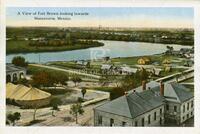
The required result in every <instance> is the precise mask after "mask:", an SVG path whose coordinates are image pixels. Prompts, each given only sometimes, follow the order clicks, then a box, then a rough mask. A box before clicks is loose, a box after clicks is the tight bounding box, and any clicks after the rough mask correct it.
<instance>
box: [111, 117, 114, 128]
mask: <svg viewBox="0 0 200 134" xmlns="http://www.w3.org/2000/svg"><path fill="white" fill-rule="evenodd" d="M110 126H111V127H112V126H114V119H110Z"/></svg>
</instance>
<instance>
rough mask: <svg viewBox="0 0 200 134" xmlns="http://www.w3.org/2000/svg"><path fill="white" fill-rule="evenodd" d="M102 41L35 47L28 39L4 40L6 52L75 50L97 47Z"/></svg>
mask: <svg viewBox="0 0 200 134" xmlns="http://www.w3.org/2000/svg"><path fill="white" fill-rule="evenodd" d="M102 45H103V44H102V43H99V44H98V45H96V44H90V45H86V44H84V45H83V44H75V45H73V46H59V47H55V46H54V47H51V46H44V47H41V46H40V47H35V46H30V45H29V41H25V40H17V41H13V40H12V41H7V42H6V53H7V54H12V53H30V52H55V51H67V50H77V49H86V48H90V47H99V46H102Z"/></svg>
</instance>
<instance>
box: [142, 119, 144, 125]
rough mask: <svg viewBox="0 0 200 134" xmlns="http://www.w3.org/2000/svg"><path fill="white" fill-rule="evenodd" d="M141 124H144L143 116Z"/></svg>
mask: <svg viewBox="0 0 200 134" xmlns="http://www.w3.org/2000/svg"><path fill="white" fill-rule="evenodd" d="M142 126H144V118H142Z"/></svg>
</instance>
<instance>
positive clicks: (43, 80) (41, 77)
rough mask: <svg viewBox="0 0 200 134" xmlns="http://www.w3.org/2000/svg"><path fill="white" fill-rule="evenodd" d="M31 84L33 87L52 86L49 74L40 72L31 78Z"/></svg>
mask: <svg viewBox="0 0 200 134" xmlns="http://www.w3.org/2000/svg"><path fill="white" fill-rule="evenodd" d="M32 84H33V86H35V87H40V86H48V85H50V84H52V80H51V78H50V75H49V73H47V72H45V71H42V72H37V73H36V74H34V75H33V76H32Z"/></svg>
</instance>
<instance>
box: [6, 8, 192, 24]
mask: <svg viewBox="0 0 200 134" xmlns="http://www.w3.org/2000/svg"><path fill="white" fill-rule="evenodd" d="M22 11H26V12H38V11H40V12H46V11H49V12H88V13H89V16H81V17H80V16H78V17H77V16H76V17H72V20H71V21H64V22H60V21H54V22H52V21H45V22H44V21H40V22H39V21H35V20H34V19H33V16H22V15H20V16H19V15H17V13H18V12H22ZM41 17H42V16H41ZM46 17H47V16H46ZM49 17H50V16H49ZM193 18H194V11H193V8H186V7H185V8H184V7H177V8H176V7H162V8H159V7H151V8H146V7H126V8H120V7H118V8H113V7H91V8H85V7H83V8H77V7H75V8H69V7H63V8H61V7H59V8H53V7H50V8H48V7H26V8H25V7H23V8H19V7H8V8H7V26H20V25H21V26H35V25H43V23H45V25H47V26H48V25H49V26H56V25H57V26H66V27H68V26H76V27H79V26H80V27H81V26H98V25H102V26H108V27H176V26H177V27H193ZM154 25H155V26H154Z"/></svg>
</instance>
